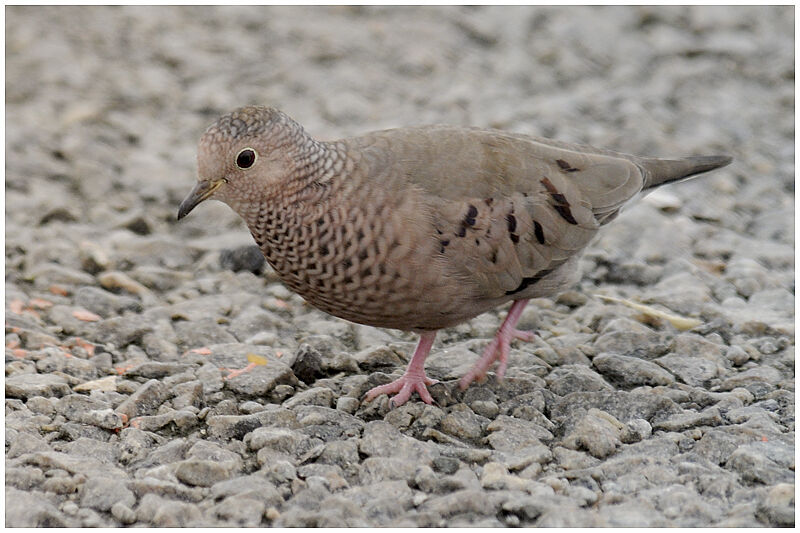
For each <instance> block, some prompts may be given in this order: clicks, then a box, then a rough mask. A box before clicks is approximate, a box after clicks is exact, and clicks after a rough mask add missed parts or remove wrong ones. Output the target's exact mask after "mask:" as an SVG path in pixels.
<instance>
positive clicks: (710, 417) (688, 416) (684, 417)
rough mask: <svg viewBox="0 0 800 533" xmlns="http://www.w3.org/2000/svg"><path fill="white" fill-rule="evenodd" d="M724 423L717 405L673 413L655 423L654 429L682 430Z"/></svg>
mask: <svg viewBox="0 0 800 533" xmlns="http://www.w3.org/2000/svg"><path fill="white" fill-rule="evenodd" d="M720 424H722V416H721V415H720V412H719V409H718V408H717V407H709V408H708V409H706V410H705V411H701V412H699V413H697V412H686V413H682V414H676V415H672V416H670V417H669V418H667V419H665V420H661V421H659V422H656V423H655V424H653V429H662V430H665V431H682V430H685V429H689V428H693V427H697V426H718V425H720Z"/></svg>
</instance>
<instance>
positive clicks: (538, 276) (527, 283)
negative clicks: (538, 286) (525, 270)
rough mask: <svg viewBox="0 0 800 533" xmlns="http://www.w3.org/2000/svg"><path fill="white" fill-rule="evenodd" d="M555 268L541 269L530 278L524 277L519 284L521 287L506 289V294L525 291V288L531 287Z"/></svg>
mask: <svg viewBox="0 0 800 533" xmlns="http://www.w3.org/2000/svg"><path fill="white" fill-rule="evenodd" d="M553 270H555V269H553V268H547V269H545V270H540V271H539V272H537V273H536V274H534V275H533V276H531V277H529V278H522V282H521V283H520V284H519V287H517V288H516V289H514V290H513V291H506V296H509V295H511V294H516V293H518V292H521V291H524V290H525V289H527V288H528V287H530V286H531V285H533V284H534V283H536V282H538V281H539V280H540V279H542V278H543V277H545V276H546V275H548V274H549V273H551V272H552V271H553Z"/></svg>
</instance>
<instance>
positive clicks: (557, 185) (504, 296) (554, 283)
mask: <svg viewBox="0 0 800 533" xmlns="http://www.w3.org/2000/svg"><path fill="white" fill-rule="evenodd" d="M730 162H731V158H730V157H728V156H724V155H714V156H691V157H682V158H675V159H658V158H650V157H638V156H633V155H627V154H623V153H617V152H613V151H610V150H603V149H599V148H593V147H590V146H582V145H577V144H569V143H565V142H559V141H555V140H549V139H544V138H539V137H533V136H529V135H523V134H519V133H510V132H506V131H500V130H494V129H481V128H468V127H455V126H439V125H437V126H419V127H406V128H396V129H388V130H383V131H375V132H371V133H367V134H364V135H361V136H358V137H351V138H345V139H341V140H335V141H322V140H317V139H315V138H313V137H312V136H310V135H309V134H308V133H307V132H306V131H305V129H304V128H303V127H302V126H301V125H300V124H298V123H297V122H295V121H294V120H292V119H291V118H290V117H289V116H287V115H286V114H285V113H283V112H281V111H279V110H277V109H275V108H271V107H263V106H247V107H242V108H240V109H237V110H235V111H233V112H231V113H229V114H227V115H224V116H222V117H221V118H219V119H218V120H217V121H216V122H214V123H213V124H212V125H211V126H210V127H209V128H208V129H207V130H206V131H205V133H204V134H203V135H202V137H201V139H200V142H199V145H198V154H197V166H198V180H197V183H196V184H195V186H194V188H193V189H192V190H191V192H189V194H188V196H187V197H186V199H185V200H184V201H183V202H182V203H181V204H180V207H179V210H178V219H179V220H180V219H182V218H183V217H185V216H186V215H187V214H189V212H190V211H192V210H193V209H194V208H195V207H196V206H197V205H198V204H199V203H201V202H203V201H204V200H207V199H215V200H219V201H222V202H224V203H226V204H227V205H228V206H230V207H231V208H232V209H233V210H234V211H235V212H236V213H237V214H238V215H239V216H240V217H241V218H242V219H243V220H244V222H245V224H246V225H247V228H248V229H249V230H250V233H251V235H252V237H253V239H254V240H255V242H256V244H257V245H258V247H259V248H260V249H261V251H262V253H263V254H264V256H265V258H266V260H267V262H269V264H270V265H271V266H272V268H273V269H274V270H275V272H276V273H277V275H278V276H279V278H280V279H281V280H282V282H283V283H285V284H286V286H287V287H289V288H290V289H291V290H292V291H294V292H296V293H297V294H299V295H300V296H302V297H303V298H304V299H305V300H306V301H308V302H309V303H310V304H311V305H313V306H315V307H316V308H318V309H320V310H322V311H324V312H326V313H330V314H331V315H334V316H337V317H339V318H342V319H345V320H349V321H352V322H356V323H359V324H366V325H369V326H376V327H382V328H394V329H399V330H405V331H413V332H416V333H418V334H419V335H420V339H419V343H418V345H417V347H416V349H415V351H414V354H413V356H412V357H411V360H410V362H409V364H408V367H407V368H406V371H405V373H404V374H403V375H402V376H401V377H400V378H398V379H396V380H395V381H393V382H391V383H388V384H385V385H380V386H378V387H375V388H373V389H371V390H369V391H368V392H367V393H366V400H368V401H369V400H372V399H374V398H375V397H377V396H378V395H381V394H387V395H391V394H394V395H395V396H394V397H393V398H392V399H391V402H392V404H393V405H395V406H399V405H402V404H403V403H405V402H406V401H408V400H409V399H410V398H411V395H412V394H413V393H414V392H416V393H417V394H418V395H419V397H420V398H421V399H422V401H424V402H426V403H432V401H433V398H432V397H431V395H430V392H429V391H428V386H431V385H433V384H435V383H437V381H436V380H434V379H431V378H429V377H428V376H427V375H426V373H425V369H424V364H425V359H426V358H427V356H428V354H429V353H430V351H431V347H432V345H433V342H434V339H435V337H436V332H437V331H438V330H440V329H442V328H447V327H451V326H454V325H457V324H459V323H462V322H464V321H467V320H469V319H471V318H473V317H475V316H477V315H480V314H481V313H484V312H486V311H489V310H491V309H493V308H495V307H498V306H501V305H503V304H506V303H508V302H511V307H510V309H509V311H508V314H507V315H506V317H505V319H504V321H503V322H502V325H501V326H500V328H499V329H498V331H497V334H496V336H495V337H494V340H492V341H491V343H490V344H489V345H488V346H487V348H486V350H485V351H484V352H483V355H482V356H481V357H480V359H479V360H478V361H477V363H475V365H474V366H473V367H472V369H471V370H470V371H469V372H467V374H465V375H464V376H463V377H462V378H461V379H460V381H459V386H460V387H461V388H462V389H464V388H466V387H467V386H468V385H469V384H470V383H471V382H473V381H476V380H480V379H483V378H484V377H485V376H486V374H487V372H488V371H489V369H490V368H491V367H492V365H493V364H495V363H496V364H497V368H496V370H495V374H496V376H497V378H498V379H502V378H503V376H504V374H505V371H506V368H507V365H508V357H509V350H510V344H511V342H512V341H514V340H515V339H519V340H523V341H530V340H532V339H533V336H534V334H533V333H532V332H527V331H521V330H518V329H517V328H516V325H517V322H518V321H519V319H520V316H521V314H522V311H523V309H524V308H525V306H526V304H527V303H528V301H529V300H530V299H531V298H540V297H545V296H551V295H554V294H557V293H558V292H560V291H563V290H565V289H566V288H569V287H570V286H571V285H573V284H574V283H576V282H577V281H578V279H579V269H578V260H579V257H580V255H581V253H582V251H583V250H584V249H585V248H586V246H587V245H588V244H589V242H590V241H591V240H592V238H593V237H594V236H595V235H596V234H597V232H598V231H599V230H600V228H601V227H602V226H604V225H605V224H607V223H609V222H610V221H612V220H613V219H614V218H615V217H616V216H617V215H618V213H619V212H620V209H621V208H622V207H623V206H624V205H625V204H626V203H628V202H630V201H632V200H634V199H635V198H637V197H639V196H641V194H640V193H642V192H643V191H645V192H646V191H647V190H649V189H652V188H654V187H658V186H660V185H663V184H665V183H670V182H675V181H680V180H684V179H687V178H691V177H693V176H696V175H698V174H701V173H704V172H708V171H710V170H714V169H717V168H720V167H723V166H725V165H727V164H729V163H730Z"/></svg>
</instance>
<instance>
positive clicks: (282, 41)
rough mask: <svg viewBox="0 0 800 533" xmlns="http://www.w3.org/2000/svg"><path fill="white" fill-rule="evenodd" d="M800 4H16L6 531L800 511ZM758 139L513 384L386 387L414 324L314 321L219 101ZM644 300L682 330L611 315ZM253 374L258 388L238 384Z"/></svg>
mask: <svg viewBox="0 0 800 533" xmlns="http://www.w3.org/2000/svg"><path fill="white" fill-rule="evenodd" d="M793 28H794V8H793V7H791V6H787V7H750V8H748V7H689V8H685V7H657V8H644V7H637V8H628V7H605V8H577V7H556V8H537V7H514V8H507V7H506V8H500V7H471V8H462V7H437V8H390V7H330V8H329V7H286V8H277V7H233V8H212V7H203V8H191V7H182V8H173V7H163V8H161V7H159V8H148V7H110V8H109V7H57V8H52V7H51V8H45V7H7V8H6V189H5V202H6V203H5V206H6V214H5V224H6V229H5V250H6V257H5V267H6V268H5V273H6V284H5V320H6V387H5V394H6V412H5V438H6V461H5V473H6V509H5V512H6V525H7V526H16V527H20V526H120V525H138V526H189V525H191V526H200V525H209V526H222V525H228V526H239V525H248V526H249V525H275V526H444V525H449V526H500V525H509V526H516V525H523V526H528V525H538V526H600V525H603V526H759V525H761V526H778V525H793V524H794V468H795V464H794V439H795V437H794V425H795V422H794V404H795V401H794V173H795V170H794V146H795V145H794V95H795V88H794V75H795V73H794V49H795V47H794V33H793ZM245 104H266V105H272V106H275V107H279V108H280V109H282V110H283V111H285V112H287V113H288V114H289V115H290V116H292V117H294V118H295V119H296V120H297V121H298V122H300V123H301V124H303V125H304V126H305V127H306V129H307V130H308V131H309V132H311V133H312V134H313V135H315V136H317V137H320V138H336V137H339V136H345V135H355V134H358V133H361V132H364V131H368V130H373V129H380V128H384V127H393V126H407V125H417V124H423V123H451V124H460V125H472V126H483V127H495V128H502V129H508V130H513V131H518V132H524V133H531V134H536V135H543V136H549V137H556V138H558V139H561V140H565V141H574V142H584V143H589V144H593V145H596V146H600V147H605V148H611V149H618V150H621V151H625V152H629V153H636V154H641V155H645V154H647V155H656V156H674V155H692V154H714V153H727V154H730V155H733V156H734V157H735V162H734V163H733V164H732V165H731V166H730V167H728V168H726V169H723V170H722V171H718V172H716V173H714V174H712V175H709V176H707V177H703V178H702V179H698V180H695V181H691V182H687V183H684V184H679V185H675V186H671V187H668V188H665V189H662V190H661V191H659V192H658V193H655V194H653V195H651V196H649V197H647V198H646V199H645V200H644V201H643V202H641V203H639V204H638V205H636V206H635V207H633V208H631V209H630V210H628V211H627V212H626V213H624V214H623V215H622V216H620V217H619V219H618V220H617V221H616V222H615V223H614V224H612V225H611V226H609V227H608V228H606V229H605V230H604V231H603V232H602V235H601V236H600V237H599V238H598V240H597V241H595V243H594V244H593V245H592V246H590V248H589V250H588V251H587V254H586V256H585V259H584V260H583V269H584V277H583V280H582V281H581V283H580V285H579V286H578V287H576V289H575V290H573V291H569V292H567V293H565V294H563V295H561V296H559V297H558V298H556V299H554V300H541V301H536V302H535V305H531V306H529V307H528V309H527V310H526V314H525V315H524V317H523V320H522V322H521V325H522V326H525V327H528V328H532V329H536V330H537V331H538V332H539V333H540V336H541V338H539V339H537V340H536V341H535V342H533V343H529V344H519V345H515V348H514V349H513V350H512V354H511V361H510V367H509V371H508V378H507V379H506V380H505V381H504V382H503V383H501V384H497V383H496V382H495V381H494V379H490V380H489V381H487V382H486V383H484V384H481V385H477V386H472V387H470V388H469V389H468V390H467V391H466V392H463V393H462V392H460V391H459V390H458V389H457V387H455V382H454V380H455V378H457V377H458V376H459V375H460V374H461V373H463V371H465V370H466V369H467V368H468V367H469V366H470V365H471V364H472V362H473V361H474V360H475V359H476V358H477V357H478V354H479V353H480V351H481V349H482V348H483V346H484V344H485V343H486V342H487V341H488V339H489V338H491V336H492V335H493V333H494V329H495V328H496V327H497V326H498V325H499V323H500V319H501V317H502V316H503V314H504V310H499V311H497V312H494V313H488V314H486V315H483V316H481V317H478V318H476V319H474V320H472V321H471V322H470V323H467V324H464V325H461V326H459V327H456V328H452V329H450V330H446V331H445V332H443V333H444V334H443V335H440V336H439V339H438V341H437V344H436V345H435V346H434V351H433V353H432V356H431V357H430V358H429V363H428V369H429V375H431V376H432V377H434V378H438V379H441V380H442V381H443V383H442V384H441V385H438V386H435V387H433V388H432V393H433V395H434V397H435V399H436V400H437V402H438V405H436V406H426V405H424V404H422V403H420V402H418V401H411V402H409V403H408V404H406V405H404V406H402V407H401V408H399V409H395V410H392V411H390V410H389V409H388V402H387V400H386V398H385V397H382V398H379V399H377V400H376V401H374V402H372V403H370V404H362V403H361V402H360V398H361V395H362V394H363V393H364V392H365V391H366V390H367V389H369V388H370V387H372V386H374V385H376V384H378V383H382V382H384V381H386V380H387V379H388V377H387V375H394V376H396V375H399V373H400V372H402V370H403V368H404V366H405V361H406V360H407V358H408V357H409V354H410V352H411V350H412V348H413V341H414V336H413V335H409V334H404V333H402V332H397V331H389V330H378V329H373V328H368V327H362V326H357V325H353V324H350V323H347V322H344V321H341V320H338V319H335V318H332V317H329V316H327V315H325V314H323V313H320V312H317V311H315V310H313V309H312V308H310V307H309V306H307V305H306V304H304V302H303V301H302V299H300V298H299V297H297V296H294V295H292V294H291V293H290V292H289V291H288V290H286V289H285V288H284V287H283V286H282V285H281V284H280V283H279V282H277V281H276V278H275V276H274V274H273V273H272V272H271V271H270V269H269V267H265V266H264V265H263V261H261V259H260V257H259V256H258V255H253V254H252V249H250V248H248V246H250V245H251V244H252V243H251V239H250V236H249V234H248V232H247V231H246V229H245V228H244V226H243V225H242V224H241V222H240V220H239V219H238V217H236V216H235V215H234V214H233V213H232V212H231V211H230V210H229V209H228V208H227V207H225V206H223V205H222V204H218V203H211V204H203V206H202V207H201V208H200V209H198V210H197V212H196V213H193V214H192V216H191V217H189V218H187V219H186V220H184V221H181V223H176V222H175V214H176V210H177V206H178V204H179V203H180V201H181V199H182V198H183V197H184V195H185V194H186V193H187V192H188V190H189V189H190V188H191V186H192V185H193V182H194V176H195V146H196V142H197V139H198V138H199V136H200V135H201V134H202V132H203V130H204V128H205V127H206V126H207V125H208V124H209V123H210V122H212V121H213V120H214V119H215V118H216V117H217V116H218V115H220V114H222V113H225V112H228V111H230V110H232V109H233V108H235V107H238V106H241V105H245ZM603 295H605V296H611V297H614V298H617V299H623V300H629V301H635V302H638V303H644V304H647V305H650V306H652V307H654V308H658V309H661V310H664V311H669V312H672V313H674V314H678V315H681V316H684V317H691V318H695V319H697V320H698V321H699V322H700V325H699V326H697V327H695V328H694V329H692V330H690V331H679V330H678V329H676V328H675V327H673V326H672V325H671V324H670V323H669V322H667V321H664V320H660V319H657V318H654V317H653V316H651V315H647V314H643V313H641V312H640V311H637V310H635V309H632V308H630V307H628V306H625V305H622V304H619V303H616V302H613V301H609V300H607V299H603V298H599V297H598V296H603ZM240 371H242V372H240Z"/></svg>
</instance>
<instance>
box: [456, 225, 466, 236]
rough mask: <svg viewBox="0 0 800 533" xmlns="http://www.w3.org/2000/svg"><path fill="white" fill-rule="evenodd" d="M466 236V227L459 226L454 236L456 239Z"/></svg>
mask: <svg viewBox="0 0 800 533" xmlns="http://www.w3.org/2000/svg"><path fill="white" fill-rule="evenodd" d="M466 234H467V227H466V226H461V228H459V230H458V233H456V236H457V237H463V236H464V235H466Z"/></svg>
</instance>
